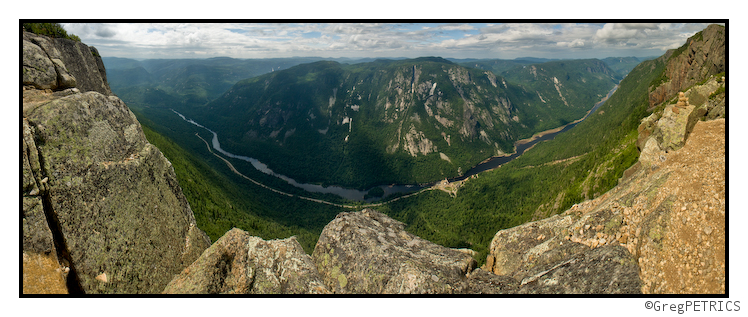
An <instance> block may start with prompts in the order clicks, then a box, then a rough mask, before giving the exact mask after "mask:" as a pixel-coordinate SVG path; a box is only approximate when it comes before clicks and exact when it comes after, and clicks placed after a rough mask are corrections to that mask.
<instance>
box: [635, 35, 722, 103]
mask: <svg viewBox="0 0 748 317" xmlns="http://www.w3.org/2000/svg"><path fill="white" fill-rule="evenodd" d="M726 36H727V34H726V30H725V27H723V26H720V25H716V24H713V25H710V26H709V27H707V28H706V29H704V30H703V31H701V32H699V33H697V34H696V35H694V36H692V37H691V38H689V39H688V41H687V42H686V44H685V45H683V46H682V47H680V48H679V49H676V50H671V51H668V53H667V54H665V55H664V56H663V57H662V58H665V59H667V66H666V70H665V75H666V76H667V78H666V79H665V81H664V82H663V83H662V84H661V85H657V86H656V87H653V88H654V89H653V91H652V92H651V93H650V94H649V108H650V109H651V108H654V107H655V106H657V105H659V104H661V103H662V102H664V101H666V100H669V99H670V98H673V97H675V96H676V95H677V94H678V92H680V91H682V90H684V89H686V88H688V87H689V86H691V85H693V84H695V83H698V82H701V81H702V80H704V79H706V78H709V76H711V75H715V74H718V73H720V72H724V71H725V70H726V69H727V64H726V63H725V43H726V40H725V39H726Z"/></svg>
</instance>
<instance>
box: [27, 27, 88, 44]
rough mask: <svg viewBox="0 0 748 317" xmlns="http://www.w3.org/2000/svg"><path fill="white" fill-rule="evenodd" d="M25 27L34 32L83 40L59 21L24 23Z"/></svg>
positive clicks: (78, 40)
mask: <svg viewBox="0 0 748 317" xmlns="http://www.w3.org/2000/svg"><path fill="white" fill-rule="evenodd" d="M23 29H24V30H26V31H27V32H31V33H34V34H40V35H47V36H51V37H54V38H63V39H70V40H73V41H77V42H80V41H81V39H80V37H78V36H77V35H75V34H68V32H67V31H65V29H64V28H63V27H62V26H61V25H60V24H59V23H23Z"/></svg>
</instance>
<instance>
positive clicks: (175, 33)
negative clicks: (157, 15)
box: [64, 23, 707, 58]
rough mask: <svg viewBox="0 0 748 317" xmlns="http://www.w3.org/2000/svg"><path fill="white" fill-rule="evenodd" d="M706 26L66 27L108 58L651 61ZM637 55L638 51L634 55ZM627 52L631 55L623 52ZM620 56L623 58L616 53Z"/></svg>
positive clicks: (303, 25) (335, 24) (646, 24)
mask: <svg viewBox="0 0 748 317" xmlns="http://www.w3.org/2000/svg"><path fill="white" fill-rule="evenodd" d="M706 25H707V24H683V23H661V24H656V23H612V24H605V25H600V24H576V23H564V24H558V23H511V24H485V25H484V24H476V23H460V24H455V23H452V24H438V23H430V24H423V25H421V24H382V23H331V24H319V23H281V24H258V23H227V24H209V23H206V24H194V23H186V24H172V23H158V24H107V23H104V24H65V25H64V26H65V28H66V29H67V30H68V31H69V32H71V33H73V34H76V35H78V36H80V37H81V39H82V40H83V41H84V42H85V43H87V44H90V45H93V46H96V47H97V48H98V49H99V52H100V53H101V54H102V55H104V56H119V57H135V58H184V57H212V56H230V57H235V58H266V57H289V56H322V57H340V56H349V57H418V56H424V55H434V56H442V57H457V58H464V57H474V58H514V57H519V56H537V57H548V58H591V57H599V58H602V57H607V56H630V55H632V54H638V56H651V55H657V54H662V53H664V50H665V49H667V48H672V47H678V46H680V45H682V44H683V43H684V42H685V39H686V38H687V37H688V36H690V35H693V33H695V32H697V31H699V30H701V29H703V28H705V27H706ZM632 48H635V49H637V50H638V51H633V50H632ZM622 49H626V50H627V51H621V50H622ZM616 52H621V53H616Z"/></svg>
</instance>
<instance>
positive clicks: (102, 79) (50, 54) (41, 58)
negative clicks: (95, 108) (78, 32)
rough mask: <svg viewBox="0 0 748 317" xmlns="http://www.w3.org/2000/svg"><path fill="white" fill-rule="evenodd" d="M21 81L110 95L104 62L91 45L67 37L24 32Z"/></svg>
mask: <svg viewBox="0 0 748 317" xmlns="http://www.w3.org/2000/svg"><path fill="white" fill-rule="evenodd" d="M21 84H22V85H31V86H33V87H35V88H37V89H54V90H62V89H65V88H72V87H76V88H78V89H79V90H80V91H96V92H98V93H101V94H104V95H112V91H111V89H109V83H108V82H107V80H106V71H105V70H104V62H102V60H101V57H100V56H99V52H98V51H97V50H96V48H94V47H89V46H87V45H85V44H83V43H81V42H76V41H73V40H70V39H63V38H50V37H47V36H43V35H37V34H34V33H29V32H23V80H22V83H21Z"/></svg>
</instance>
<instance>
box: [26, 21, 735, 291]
mask: <svg viewBox="0 0 748 317" xmlns="http://www.w3.org/2000/svg"><path fill="white" fill-rule="evenodd" d="M22 38H23V45H24V60H23V62H24V66H23V67H24V68H23V79H22V83H21V86H22V97H23V107H22V110H23V120H22V122H23V131H22V135H21V144H22V149H21V152H22V153H21V154H22V162H21V163H22V164H21V168H22V170H23V175H22V179H21V197H22V213H21V217H22V223H23V238H22V248H23V254H22V263H23V279H22V281H23V282H22V283H23V293H24V294H26V293H29V294H37V293H46V292H50V293H60V292H63V293H64V292H69V293H73V294H93V293H115V294H121V293H136V294H144V293H145V294H153V293H171V294H186V293H191V294H300V293H306V294H381V293H396V294H406V293H407V294H413V293H416V294H524V295H527V294H580V293H582V294H642V293H645V294H647V293H657V294H693V293H699V294H706V293H709V294H713V293H716V294H725V292H726V290H727V289H726V284H727V279H726V272H727V267H726V265H727V261H726V252H727V245H726V231H727V227H726V215H727V210H726V206H727V201H726V172H725V169H726V165H727V161H726V155H725V153H726V147H727V141H726V125H727V120H726V118H727V102H726V100H727V98H726V96H727V90H726V86H727V79H726V78H725V74H726V70H727V67H726V62H725V54H724V52H725V42H726V29H725V27H723V26H719V25H711V26H709V27H708V28H707V29H705V30H703V31H701V32H699V33H697V34H696V35H694V36H693V37H691V38H689V39H688V40H687V41H686V43H685V44H684V45H683V46H682V47H680V48H678V49H675V50H670V51H668V52H667V53H666V54H665V55H663V56H661V57H659V58H655V59H651V60H645V61H641V62H640V63H638V64H637V65H636V66H635V67H633V65H634V63H637V62H638V61H639V60H637V59H636V58H619V59H616V60H610V59H606V60H604V61H600V60H542V61H538V60H530V59H527V60H519V59H518V60H515V61H502V60H471V61H449V60H446V59H442V58H438V57H424V58H417V59H403V60H375V61H364V62H360V63H351V64H344V63H340V62H335V61H310V62H308V63H301V62H299V61H297V60H290V59H289V60H284V59H277V60H272V61H267V62H268V63H274V64H273V65H276V64H275V63H277V65H284V66H283V67H279V68H283V69H280V70H278V69H275V68H273V69H272V70H273V71H272V72H269V73H265V74H262V73H263V72H267V70H263V71H259V70H258V69H256V68H255V67H262V68H263V69H264V68H267V66H268V65H270V64H267V63H264V62H258V63H259V64H252V63H255V62H252V63H245V61H238V60H230V59H229V60H223V59H216V60H212V61H211V60H205V61H184V62H175V61H173V60H163V61H157V60H152V61H134V60H124V59H121V60H120V59H109V60H107V59H104V62H103V63H102V59H101V57H99V56H97V55H98V54H97V53H96V50H95V49H94V48H89V47H87V46H85V45H84V44H82V43H79V42H77V43H76V42H74V41H72V40H67V39H51V38H48V37H46V36H43V35H37V34H31V33H28V32H24V33H23V36H22ZM73 47H74V48H75V49H70V48H73ZM70 52H78V53H79V52H86V54H82V57H81V55H80V54H78V55H76V54H77V53H70ZM88 52H92V53H93V54H88ZM91 55H92V56H93V59H92V60H89V59H91ZM81 60H83V62H81ZM305 62H306V61H305ZM108 63H114V64H113V65H115V64H116V65H117V67H116V69H117V70H116V71H115V72H110V73H107V72H106V71H105V70H104V64H108ZM195 63H196V64H195ZM211 63H213V65H214V66H216V65H221V66H220V67H213V68H212V67H211V66H210V65H211ZM80 65H84V66H80ZM86 65H87V66H86ZM92 65H95V66H92ZM226 65H233V66H228V67H227V66H226ZM258 65H259V66H258ZM612 65H616V66H615V67H617V68H615V67H614V66H612ZM626 65H631V66H626ZM66 66H67V67H66ZM107 67H109V65H107ZM232 67H233V69H232ZM613 68H615V69H616V71H614V70H612V69H613ZM619 71H620V72H621V73H626V74H627V75H626V76H625V78H624V77H623V76H621V75H620V74H619V73H618V72H619ZM227 72H229V73H231V72H233V73H232V75H226V74H225V73H227ZM247 73H251V74H252V75H251V77H250V76H247V77H241V76H244V75H241V74H247ZM156 74H158V75H156ZM107 75H109V78H107ZM232 76H233V77H232ZM112 77H114V78H112ZM241 78H246V79H241ZM128 82H130V83H137V84H136V85H129V84H128ZM232 82H233V83H232ZM111 83H116V84H111ZM208 83H209V84H208ZM110 85H111V89H110V88H109V87H110ZM616 85H618V86H617V87H618V88H617V90H616V91H615V93H613V94H612V95H610V96H609V98H607V100H606V102H605V103H604V104H602V105H601V106H600V107H599V108H598V110H597V111H595V112H593V113H591V114H590V116H589V117H588V118H587V119H585V120H584V121H582V122H580V123H579V124H577V125H576V126H575V127H574V128H573V129H570V130H569V131H566V132H563V133H560V134H558V135H557V136H556V137H555V138H554V139H552V140H549V141H544V142H539V143H537V144H536V145H534V146H533V147H532V149H531V150H529V151H527V152H526V153H524V154H523V155H522V156H520V157H519V158H517V159H514V160H512V161H511V162H509V163H506V164H504V165H502V166H501V167H500V168H496V169H493V170H491V171H486V172H482V173H479V174H477V175H474V176H471V177H468V178H466V179H464V180H460V181H459V182H452V183H449V182H446V181H445V182H441V183H440V184H439V186H435V187H434V189H438V190H426V191H423V192H421V193H419V194H418V195H412V196H407V197H402V199H396V200H392V201H389V199H387V200H386V202H385V203H382V204H379V205H376V206H365V203H362V202H355V201H350V200H346V199H344V198H341V197H339V196H336V195H332V194H321V193H310V192H307V191H305V190H303V189H301V188H298V187H295V186H292V185H289V184H288V183H287V182H286V181H284V180H282V179H279V178H277V177H274V176H272V175H268V174H265V173H262V172H260V171H258V170H256V169H255V168H254V167H253V166H252V165H251V164H250V163H249V162H246V161H242V160H238V159H233V158H231V157H228V156H225V155H222V154H220V153H214V151H211V149H210V147H209V146H207V145H208V144H207V143H208V142H210V140H211V138H212V137H213V135H212V134H211V133H210V132H208V130H206V129H203V128H200V127H198V126H196V125H193V124H190V123H188V122H186V121H185V120H182V119H181V118H179V116H178V115H177V114H176V113H175V112H178V113H180V114H184V116H185V117H187V118H194V119H195V120H196V121H199V122H200V124H202V125H204V126H205V127H207V128H209V129H211V130H214V131H216V132H217V133H218V134H219V135H220V136H221V146H222V147H224V148H225V149H226V150H227V151H229V152H231V153H235V154H238V155H244V156H250V157H254V158H257V159H259V160H260V161H262V162H263V163H266V164H267V165H268V167H269V168H271V169H273V170H274V171H275V172H277V173H279V174H283V175H287V176H290V177H292V178H294V179H296V180H297V181H299V182H308V183H315V184H320V185H325V186H326V185H339V186H343V187H348V188H355V189H363V190H368V189H370V188H372V187H374V186H376V185H382V184H417V183H431V182H436V181H440V180H444V179H445V178H451V177H455V176H458V175H462V174H464V173H465V172H466V171H467V170H468V169H470V168H471V167H473V166H475V165H476V164H478V163H479V162H481V161H483V160H485V159H486V158H488V157H491V156H496V155H505V154H508V153H511V152H513V151H514V143H515V142H516V141H517V140H520V139H523V138H528V137H531V136H532V135H534V134H536V133H538V132H540V131H545V130H548V129H552V128H556V127H559V126H562V125H565V124H568V123H570V122H573V121H575V120H578V119H579V118H581V117H583V116H584V115H585V113H586V112H587V111H588V110H589V109H590V108H591V107H592V105H593V104H595V103H596V102H598V101H599V100H600V99H602V98H604V97H605V96H606V94H607V93H608V91H610V90H611V89H612V88H613V87H614V86H616ZM120 91H121V92H122V93H121V96H120V97H119V98H122V100H120V99H119V98H118V97H117V95H119V94H120V93H119V92H120ZM123 101H124V102H123ZM162 153H163V154H162ZM258 184H259V185H258ZM269 189H271V190H269ZM370 193H371V194H373V195H374V194H375V195H381V193H374V192H371V191H370ZM300 196H304V197H306V198H305V199H300V198H299V197H300ZM392 197H397V195H395V196H392ZM320 200H324V201H325V202H329V204H320V203H318V201H320ZM340 205H347V206H349V207H353V208H341V207H340ZM365 207H369V208H365ZM371 208H373V209H376V210H373V209H371ZM704 246H707V247H704Z"/></svg>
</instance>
